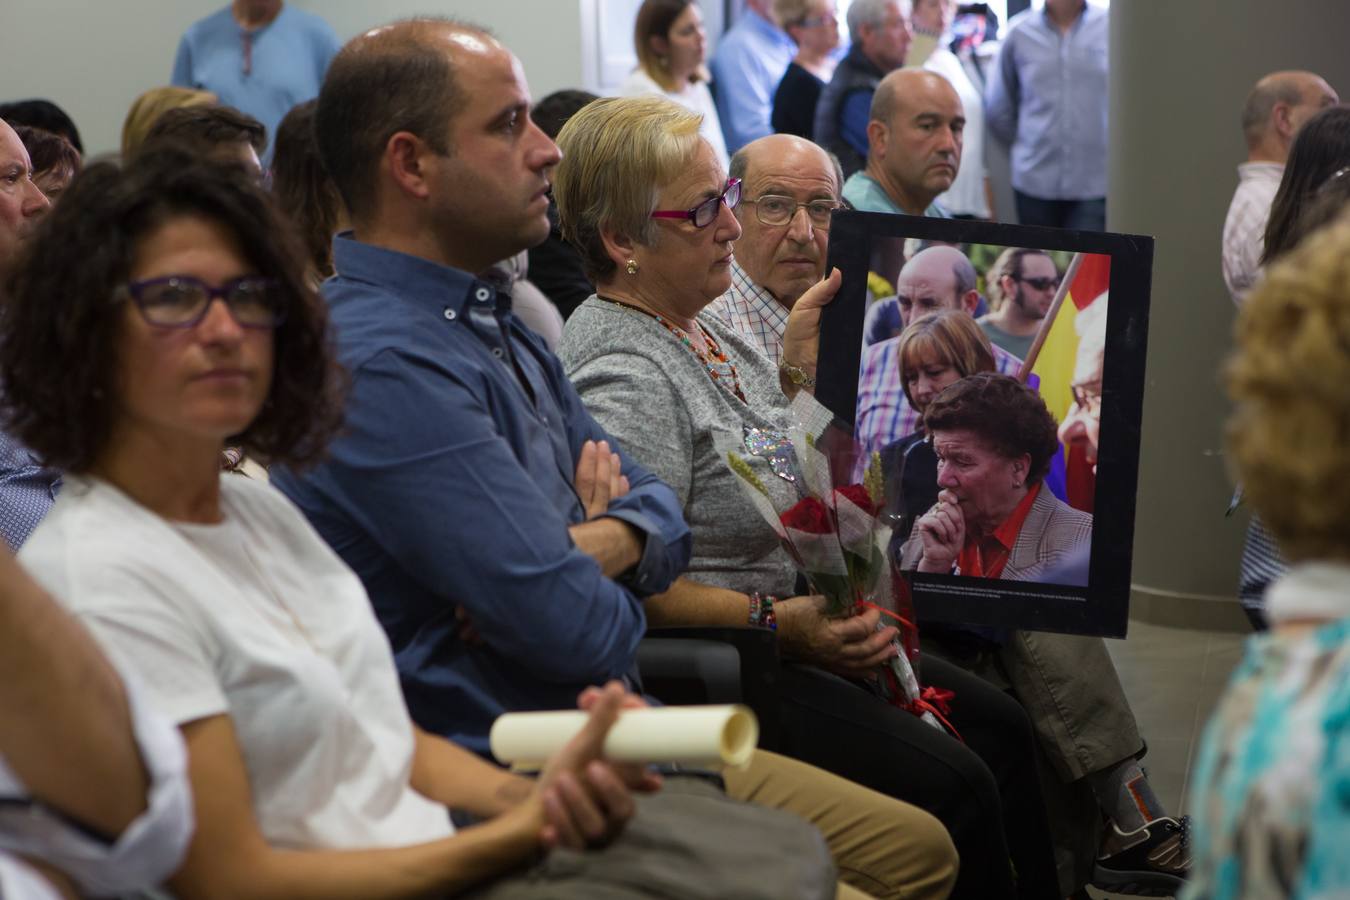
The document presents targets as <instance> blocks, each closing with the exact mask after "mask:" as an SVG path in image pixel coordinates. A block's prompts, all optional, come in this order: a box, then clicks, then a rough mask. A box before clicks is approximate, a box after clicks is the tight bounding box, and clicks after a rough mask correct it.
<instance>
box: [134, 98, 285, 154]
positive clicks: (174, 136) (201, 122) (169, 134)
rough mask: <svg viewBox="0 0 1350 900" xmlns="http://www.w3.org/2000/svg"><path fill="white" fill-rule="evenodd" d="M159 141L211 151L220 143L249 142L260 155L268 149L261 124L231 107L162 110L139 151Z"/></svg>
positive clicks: (184, 107)
mask: <svg viewBox="0 0 1350 900" xmlns="http://www.w3.org/2000/svg"><path fill="white" fill-rule="evenodd" d="M159 141H173V142H175V143H180V144H185V145H187V146H191V147H192V148H194V149H196V150H198V151H202V152H208V153H209V152H213V151H215V150H217V149H218V148H219V147H220V146H221V145H222V144H248V145H249V146H251V147H252V148H253V150H254V152H256V153H258V154H259V155H262V153H263V151H265V150H266V149H267V128H266V127H265V126H264V125H263V123H261V122H259V121H258V120H257V119H255V118H253V117H252V116H250V115H249V114H248V113H244V112H240V111H239V110H237V109H235V108H234V107H232V106H181V107H178V108H177V109H170V110H165V111H164V113H163V114H161V115H160V117H159V118H158V119H156V120H155V124H154V125H153V126H151V128H150V131H149V132H147V133H146V135H145V142H144V143H143V144H141V147H142V150H144V148H146V147H149V146H151V145H153V144H154V143H156V142H159Z"/></svg>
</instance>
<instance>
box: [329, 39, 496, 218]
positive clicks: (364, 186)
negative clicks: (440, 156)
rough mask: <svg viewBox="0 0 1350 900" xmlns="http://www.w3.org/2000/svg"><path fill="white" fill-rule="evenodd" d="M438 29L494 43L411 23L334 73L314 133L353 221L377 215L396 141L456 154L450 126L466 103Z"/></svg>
mask: <svg viewBox="0 0 1350 900" xmlns="http://www.w3.org/2000/svg"><path fill="white" fill-rule="evenodd" d="M432 28H456V29H464V30H467V31H472V32H476V33H479V34H483V35H487V32H486V31H485V30H484V29H482V28H479V27H477V26H475V25H467V24H465V23H462V22H458V21H455V20H453V19H439V18H426V19H410V20H405V21H403V22H398V23H396V24H394V25H392V26H390V27H389V28H386V29H383V30H382V31H381V32H380V33H378V34H374V35H366V36H363V37H360V38H357V39H356V40H354V41H352V42H351V43H349V44H347V46H345V47H343V48H342V50H341V51H340V52H339V53H338V55H337V56H336V57H334V59H333V62H332V63H331V64H330V65H329V67H328V74H327V75H326V76H325V77H324V81H323V89H322V90H320V91H319V108H318V112H317V113H316V114H315V119H314V130H315V134H316V135H317V137H318V141H319V155H320V156H321V157H322V158H323V164H324V168H326V169H327V170H328V174H329V175H331V176H332V177H333V183H334V184H335V185H336V186H337V189H338V193H339V194H341V195H342V200H343V202H344V203H345V204H346V205H347V212H348V213H349V214H350V215H351V217H352V219H353V220H360V219H363V218H364V217H365V216H367V215H369V214H370V213H371V212H373V208H374V205H375V173H376V171H377V169H378V167H379V161H380V157H381V156H383V155H384V148H385V146H386V145H387V144H388V143H389V139H390V138H391V137H393V136H394V135H395V134H397V133H398V132H400V131H407V132H410V133H412V134H415V135H417V136H418V137H419V138H421V139H422V140H424V141H426V142H427V144H428V145H429V146H430V147H431V148H432V150H434V151H435V152H437V153H444V154H448V153H450V152H451V150H452V148H451V147H450V121H451V119H453V118H454V116H455V115H456V114H457V113H459V111H460V110H461V109H463V108H464V105H465V101H466V98H465V97H464V96H463V95H462V92H461V91H460V89H459V85H458V83H457V81H456V78H455V67H454V65H453V63H452V62H451V60H450V55H449V53H448V52H447V50H446V46H445V43H444V42H442V41H433V40H429V39H428V38H427V36H426V33H427V31H428V30H429V29H432Z"/></svg>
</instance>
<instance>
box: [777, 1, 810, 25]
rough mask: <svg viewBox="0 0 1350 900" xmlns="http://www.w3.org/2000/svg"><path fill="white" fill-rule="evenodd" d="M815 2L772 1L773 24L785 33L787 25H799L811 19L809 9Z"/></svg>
mask: <svg viewBox="0 0 1350 900" xmlns="http://www.w3.org/2000/svg"><path fill="white" fill-rule="evenodd" d="M815 4H816V0H773V6H772V7H771V9H772V11H773V16H772V18H773V20H774V24H775V25H777V26H778V27H779V28H781V29H783V30H784V31H787V29H788V26H789V25H800V24H801V23H802V22H804V21H806V20H807V19H809V18H811V8H812V7H813V6H815Z"/></svg>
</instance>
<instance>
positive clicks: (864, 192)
mask: <svg viewBox="0 0 1350 900" xmlns="http://www.w3.org/2000/svg"><path fill="white" fill-rule="evenodd" d="M841 193H842V194H843V197H844V199H845V200H847V201H848V202H849V205H851V206H852V207H853V208H854V209H856V210H858V211H859V212H879V213H895V214H897V215H901V216H907V215H909V213H907V212H905V211H904V210H903V209H901V208H900V207H898V206H896V205H895V201H894V200H892V199H891V195H890V194H888V193H886V189H885V188H883V187H882V186H881V185H880V184H878V183H877V180H876V179H875V178H873V177H872V176H871V175H868V174H866V173H863V172H854V173H853V174H852V175H850V176H849V177H848V181H845V182H844V190H843V191H842V192H841ZM923 214H924V215H925V216H929V217H931V218H934V219H950V218H951V217H952V214H951V213H949V212H947V210H945V209H943V208H942V207H941V206H939V205H938V203H937V201H933V202H932V203H930V204H928V208H927V209H925V210H924V211H923Z"/></svg>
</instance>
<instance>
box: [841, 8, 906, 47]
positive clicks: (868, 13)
mask: <svg viewBox="0 0 1350 900" xmlns="http://www.w3.org/2000/svg"><path fill="white" fill-rule="evenodd" d="M895 2H896V0H853V3H851V4H850V5H849V8H848V39H849V40H850V41H852V42H853V43H855V44H856V43H858V41H860V40H862V30H863V26H871V27H873V28H875V27H877V26H878V25H880V24H881V23H882V22H885V21H886V11H887V10H888V9H890V8H891V4H893V3H895ZM899 3H900V15H902V16H904V17H905V21H907V22H908V21H909V10H910V0H899Z"/></svg>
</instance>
